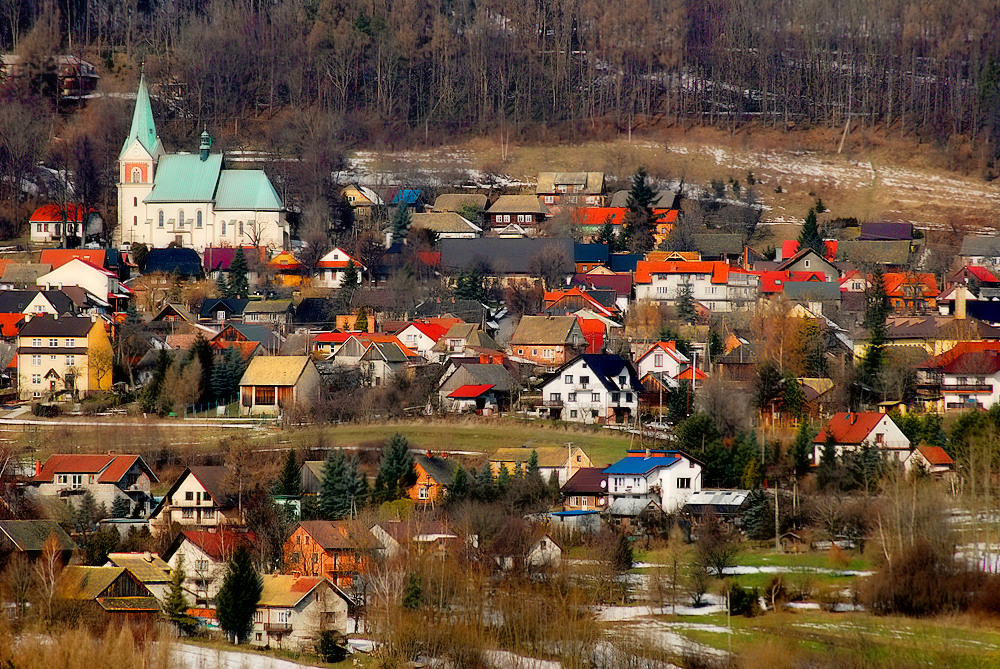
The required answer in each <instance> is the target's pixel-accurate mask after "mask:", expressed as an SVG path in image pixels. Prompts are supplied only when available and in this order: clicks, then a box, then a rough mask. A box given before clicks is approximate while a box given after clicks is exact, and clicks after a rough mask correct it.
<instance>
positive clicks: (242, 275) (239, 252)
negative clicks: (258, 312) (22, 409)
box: [226, 246, 250, 299]
mask: <svg viewBox="0 0 1000 669" xmlns="http://www.w3.org/2000/svg"><path fill="white" fill-rule="evenodd" d="M247 271H248V270H247V258H246V256H245V255H243V247H242V246H238V247H237V248H236V253H235V254H234V255H233V262H232V263H230V265H229V281H228V284H227V287H228V291H227V293H226V297H230V298H234V299H239V298H243V299H246V298H247V297H249V295H250V282H249V280H248V279H247Z"/></svg>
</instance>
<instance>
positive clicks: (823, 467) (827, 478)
mask: <svg viewBox="0 0 1000 669" xmlns="http://www.w3.org/2000/svg"><path fill="white" fill-rule="evenodd" d="M839 478H840V477H839V472H838V471H837V440H836V439H835V438H834V436H833V434H832V433H830V432H827V433H826V439H824V441H823V448H822V452H821V453H820V456H819V465H818V466H817V468H816V482H817V483H818V484H819V487H820V488H821V489H823V488H827V487H828V486H830V485H832V484H834V483H835V482H836V481H837V480H838V479H839Z"/></svg>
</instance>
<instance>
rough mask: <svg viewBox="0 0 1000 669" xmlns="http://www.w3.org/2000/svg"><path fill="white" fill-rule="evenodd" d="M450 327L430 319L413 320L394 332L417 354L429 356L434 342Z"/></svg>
mask: <svg viewBox="0 0 1000 669" xmlns="http://www.w3.org/2000/svg"><path fill="white" fill-rule="evenodd" d="M448 327H450V326H445V325H442V324H441V323H436V322H432V321H430V320H419V321H411V322H409V323H407V324H406V325H404V326H403V327H401V328H399V329H398V330H396V332H395V333H394V334H395V336H396V338H397V339H398V340H399V341H401V342H402V343H403V344H405V345H406V347H407V348H408V349H410V350H412V351H416V352H417V355H421V356H423V357H424V358H428V357H429V356H430V353H431V349H432V348H434V344H436V343H438V341H439V340H440V339H441V337H443V336H444V335H445V333H446V332H448Z"/></svg>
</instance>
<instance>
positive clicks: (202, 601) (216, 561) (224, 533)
mask: <svg viewBox="0 0 1000 669" xmlns="http://www.w3.org/2000/svg"><path fill="white" fill-rule="evenodd" d="M256 542H257V537H256V536H255V535H254V533H253V532H246V531H242V530H233V529H230V528H227V527H211V528H208V529H202V530H197V529H190V530H188V529H186V530H182V531H181V532H179V533H178V534H177V536H176V537H174V540H173V541H171V542H170V545H169V546H168V547H167V549H166V550H165V551H163V556H162V558H163V560H164V561H165V562H166V563H167V564H168V565H169V566H170V569H171V570H174V569H177V568H178V566H180V564H181V562H182V561H183V563H184V589H185V591H187V592H189V593H191V596H192V598H193V600H194V601H193V602H192V603H193V604H194V606H195V607H214V606H215V596H216V595H217V594H218V593H219V588H221V587H222V579H223V578H224V577H225V574H226V568H227V565H228V563H229V558H231V557H232V555H233V551H235V550H236V549H237V547H239V546H241V545H245V546H247V547H251V546H252V545H253V544H255V543H256Z"/></svg>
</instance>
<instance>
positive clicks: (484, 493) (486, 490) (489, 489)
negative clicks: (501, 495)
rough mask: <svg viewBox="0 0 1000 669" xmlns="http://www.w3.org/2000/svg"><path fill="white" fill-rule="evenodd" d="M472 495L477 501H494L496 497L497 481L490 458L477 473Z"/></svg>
mask: <svg viewBox="0 0 1000 669" xmlns="http://www.w3.org/2000/svg"><path fill="white" fill-rule="evenodd" d="M472 497H473V498H474V499H475V500H476V501H477V502H492V501H493V500H494V498H495V497H496V481H494V479H493V468H492V467H491V466H490V463H489V461H488V460H487V461H486V462H484V463H483V466H482V468H481V469H480V470H479V472H478V473H477V474H476V483H475V487H474V488H473V489H472Z"/></svg>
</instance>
